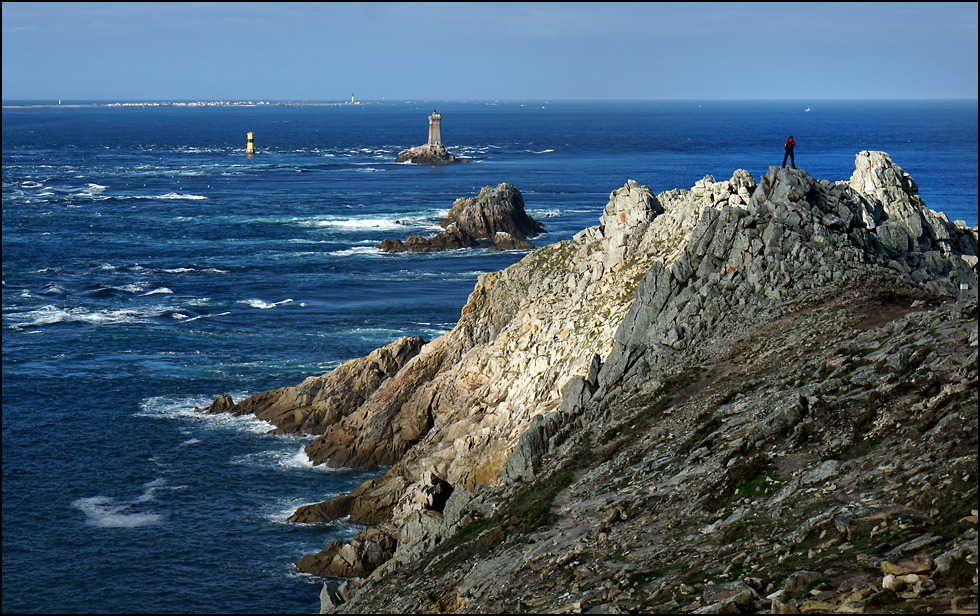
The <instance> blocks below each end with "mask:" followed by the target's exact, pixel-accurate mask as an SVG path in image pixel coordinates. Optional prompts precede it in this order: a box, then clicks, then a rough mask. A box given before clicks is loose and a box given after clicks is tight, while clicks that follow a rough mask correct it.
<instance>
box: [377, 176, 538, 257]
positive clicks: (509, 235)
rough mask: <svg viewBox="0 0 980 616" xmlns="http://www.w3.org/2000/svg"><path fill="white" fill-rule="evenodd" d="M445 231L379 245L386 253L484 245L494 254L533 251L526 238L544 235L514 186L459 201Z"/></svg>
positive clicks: (452, 209)
mask: <svg viewBox="0 0 980 616" xmlns="http://www.w3.org/2000/svg"><path fill="white" fill-rule="evenodd" d="M439 224H440V226H442V227H443V229H445V231H441V232H439V233H437V234H436V235H434V236H432V237H430V238H424V237H421V236H413V237H410V238H408V239H407V240H405V242H402V241H401V240H397V239H388V240H384V241H383V242H381V244H379V245H378V249H379V250H381V251H383V252H390V253H395V252H406V251H411V252H437V251H442V250H453V249H457V248H471V247H474V246H481V245H485V246H488V247H489V248H490V249H491V250H530V249H533V248H534V246H533V245H532V244H531V243H530V242H527V241H525V238H528V237H535V236H536V235H538V234H540V233H541V232H543V231H544V227H543V226H541V224H540V223H539V222H538V221H536V220H534V219H533V218H531V217H530V216H528V215H527V213H526V212H525V211H524V197H523V196H522V195H521V192H520V191H519V190H517V189H516V188H515V187H514V186H513V185H512V184H507V183H503V184H499V185H497V186H496V187H490V186H486V187H484V188H483V189H482V190H481V191H480V193H479V194H478V195H477V196H476V197H470V198H460V199H457V200H456V201H455V202H454V203H453V206H452V208H451V209H450V210H449V214H448V215H447V216H446V218H445V219H444V220H443V221H442V222H440V223H439Z"/></svg>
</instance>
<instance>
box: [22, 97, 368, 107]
mask: <svg viewBox="0 0 980 616" xmlns="http://www.w3.org/2000/svg"><path fill="white" fill-rule="evenodd" d="M379 104H381V103H378V102H360V101H355V100H353V97H351V100H349V101H343V102H309V101H302V102H297V101H127V102H112V101H91V102H89V101H72V102H68V103H62V101H60V100H59V101H4V103H3V108H4V109H30V108H44V107H68V108H73V107H350V106H367V105H379Z"/></svg>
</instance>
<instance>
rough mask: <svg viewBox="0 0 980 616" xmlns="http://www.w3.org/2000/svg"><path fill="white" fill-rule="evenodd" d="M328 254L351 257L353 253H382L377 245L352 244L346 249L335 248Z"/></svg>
mask: <svg viewBox="0 0 980 616" xmlns="http://www.w3.org/2000/svg"><path fill="white" fill-rule="evenodd" d="M327 254H329V255H332V256H334V257H350V256H352V255H380V254H381V251H380V250H378V249H377V247H375V246H352V247H350V248H347V249H346V250H334V251H332V252H328V253H327Z"/></svg>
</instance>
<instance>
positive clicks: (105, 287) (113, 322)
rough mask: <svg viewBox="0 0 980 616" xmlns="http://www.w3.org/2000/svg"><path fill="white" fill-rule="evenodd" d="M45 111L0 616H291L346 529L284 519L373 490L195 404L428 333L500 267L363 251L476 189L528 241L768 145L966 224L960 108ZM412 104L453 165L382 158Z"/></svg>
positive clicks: (756, 165) (971, 216)
mask: <svg viewBox="0 0 980 616" xmlns="http://www.w3.org/2000/svg"><path fill="white" fill-rule="evenodd" d="M64 102H65V103H66V104H65V105H61V106H57V105H48V106H24V107H10V106H5V108H4V109H3V390H2V393H3V398H2V404H3V411H2V417H3V611H4V612H34V613H37V612H69V613H74V612H99V613H114V612H119V613H142V612H155V613H187V612H190V613H296V612H301V613H314V612H316V611H317V610H318V608H319V599H318V594H319V590H320V586H321V580H318V579H316V578H313V577H311V576H307V575H304V574H300V573H298V572H297V571H296V570H295V567H294V563H295V562H296V561H298V560H299V558H300V557H302V556H303V554H306V553H310V552H316V551H318V550H320V549H321V548H322V547H324V546H325V545H326V544H327V543H328V542H329V541H331V540H333V539H337V538H345V537H350V536H351V535H353V533H354V532H356V530H357V529H358V527H357V526H356V525H353V524H350V523H348V522H345V521H340V522H335V523H332V524H324V525H304V524H292V523H289V522H288V521H287V517H288V516H289V514H290V513H291V512H292V511H293V510H294V509H295V508H296V507H297V506H299V505H301V504H304V503H310V502H316V501H320V500H324V499H327V498H329V497H331V496H334V495H337V494H340V493H343V492H346V491H348V490H350V489H352V488H354V487H356V486H357V485H359V484H360V483H361V482H363V481H364V480H366V479H368V478H371V477H375V476H377V475H379V474H381V473H383V472H384V470H385V469H381V468H375V469H331V468H324V467H322V466H319V467H317V466H313V465H311V464H310V462H309V460H308V459H307V458H306V456H305V455H304V453H303V446H304V445H305V444H306V443H307V442H308V440H309V438H308V437H300V436H272V435H269V434H267V433H266V432H267V431H268V430H269V429H270V427H271V426H269V425H268V424H265V423H263V422H260V421H258V420H255V419H252V418H230V417H222V416H205V415H201V414H199V413H195V412H194V410H193V409H194V407H196V406H206V405H207V404H209V403H210V402H211V400H213V399H214V398H215V397H216V396H217V395H219V394H224V393H230V394H231V395H232V396H233V398H234V399H235V401H236V402H237V401H239V400H241V399H242V398H243V397H245V396H248V395H252V394H256V393H260V392H263V391H267V390H270V389H274V388H277V387H281V386H285V385H293V384H297V383H299V382H300V381H302V380H303V379H304V378H306V377H307V376H311V375H316V374H321V373H323V372H326V371H328V370H330V369H332V368H334V367H336V366H338V365H340V364H341V363H342V362H344V361H346V360H348V359H352V358H355V357H361V356H364V355H366V354H367V353H369V352H370V351H371V350H373V349H375V348H377V347H379V346H382V345H384V344H387V343H388V342H391V341H392V340H394V339H396V338H398V337H400V336H405V335H418V336H423V337H425V338H427V339H430V338H434V337H437V336H439V335H440V334H442V333H444V332H446V331H448V330H449V329H451V328H452V327H453V325H454V324H455V322H456V320H457V319H458V317H459V314H460V309H461V308H462V306H463V304H464V303H465V301H466V298H467V296H468V294H469V293H470V291H471V290H472V289H473V285H474V283H475V281H476V277H477V276H478V275H479V274H481V273H484V272H488V271H497V270H500V269H503V268H505V267H507V266H509V265H511V264H512V263H515V262H516V261H518V260H519V259H521V257H522V256H523V253H521V252H503V253H492V252H487V251H486V250H482V249H473V250H461V251H453V252H449V253H443V254H422V255H418V254H398V255H387V254H381V253H379V252H378V251H377V249H376V246H377V244H378V243H379V242H380V241H381V240H383V239H386V238H399V239H405V238H407V237H408V236H410V235H431V234H434V233H435V232H436V231H437V230H438V222H439V221H440V220H441V218H442V217H443V216H445V214H446V213H447V212H448V210H449V208H450V206H451V205H452V203H453V201H454V200H455V199H457V198H460V197H470V196H474V195H475V194H476V193H477V192H479V190H480V188H482V187H483V186H495V185H497V184H499V183H501V182H509V183H511V184H514V185H515V186H516V187H517V188H518V189H519V190H520V191H521V192H522V193H523V195H524V199H525V202H526V205H527V210H528V213H529V214H530V215H531V216H533V217H534V218H536V219H538V220H539V221H541V222H542V223H543V224H544V226H545V228H546V229H547V232H546V233H545V234H544V235H542V236H540V237H538V238H536V239H535V240H534V243H535V245H537V246H543V245H546V244H550V243H553V242H557V241H561V240H564V239H568V238H570V237H571V236H572V235H574V234H575V233H577V232H578V231H580V230H581V229H583V228H585V227H588V226H593V225H596V224H598V221H599V216H600V215H601V213H602V209H603V207H604V206H605V204H606V202H607V199H608V195H609V193H610V192H611V191H612V190H614V189H616V188H619V187H621V186H623V185H624V184H625V183H626V181H627V180H630V179H633V180H636V181H637V182H639V183H641V184H646V185H648V186H650V188H651V189H652V190H653V191H654V192H655V193H659V192H662V191H664V190H668V189H671V188H690V187H691V186H693V185H694V183H695V182H696V181H697V180H699V179H701V178H702V177H704V176H705V175H706V174H711V175H713V176H714V177H715V178H716V179H718V180H721V179H728V178H730V177H731V175H732V173H733V172H734V171H735V170H736V169H739V168H743V169H746V170H748V171H750V172H751V173H752V174H753V175H754V176H755V177H756V178H757V179H758V178H759V177H760V176H762V175H763V174H765V172H766V170H767V169H768V167H769V166H770V165H778V164H780V163H781V161H782V156H783V142H784V141H785V140H786V138H787V137H788V136H789V135H791V134H792V135H793V136H794V137H795V140H796V142H797V147H796V164H797V166H798V167H799V168H801V169H804V170H806V171H807V172H808V173H810V175H811V176H813V177H815V178H825V179H829V180H832V181H835V180H847V179H848V178H849V177H850V175H851V173H852V172H853V166H854V156H855V154H856V153H858V152H859V151H861V150H883V151H885V152H888V153H889V154H890V155H891V156H892V159H893V160H894V161H895V162H896V163H897V164H898V165H899V166H901V167H902V168H904V169H905V170H906V171H907V172H908V173H910V174H911V175H912V177H913V178H914V179H915V180H916V182H917V183H918V185H919V189H920V195H921V196H922V198H923V200H924V201H925V202H926V204H927V205H928V206H929V207H930V208H931V209H934V210H938V211H942V212H944V213H945V214H946V215H947V216H948V217H949V219H950V220H956V219H959V220H964V221H966V223H967V224H969V225H971V226H975V225H977V103H976V101H966V102H959V101H950V102H926V101H918V102H916V101H895V102H881V101H875V102H871V101H868V102H809V103H807V102H708V101H705V102H700V103H699V102H531V101H528V102H486V103H483V102H481V103H476V102H435V103H433V102H418V103H414V102H397V103H395V102H389V103H379V104H370V105H367V104H365V105H339V106H312V105H293V106H279V105H268V106H252V107H244V106H123V107H117V106H70V105H68V104H67V103H68V101H64ZM9 103H10V102H5V103H4V104H5V105H9ZM808 107H810V108H811V109H810V110H809V111H807V110H806V109H807V108H808ZM434 108H437V109H438V110H439V112H440V113H441V114H442V135H443V141H444V142H445V143H446V145H447V146H448V148H449V150H450V152H451V153H453V154H455V155H457V156H463V157H468V158H471V159H472V162H470V163H468V164H459V165H451V166H441V167H425V166H414V165H411V164H395V163H394V159H395V155H396V154H397V153H398V152H399V151H400V150H402V149H406V148H408V147H411V146H415V145H420V144H422V143H424V142H425V141H426V137H427V126H428V120H427V117H428V115H429V114H430V113H431V112H432V110H433V109H434ZM248 132H252V133H254V135H255V143H256V150H257V153H256V155H255V156H254V157H252V158H249V157H247V156H246V155H245V151H244V148H245V138H246V133H248Z"/></svg>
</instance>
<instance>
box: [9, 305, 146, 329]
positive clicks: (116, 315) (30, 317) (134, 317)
mask: <svg viewBox="0 0 980 616" xmlns="http://www.w3.org/2000/svg"><path fill="white" fill-rule="evenodd" d="M164 311H165V310H164V309H161V310H156V311H140V310H94V311H90V310H86V309H84V308H71V309H68V310H65V309H63V308H58V307H57V306H52V305H46V306H42V307H40V308H37V309H35V310H29V311H26V312H14V313H9V314H7V315H5V317H6V319H8V320H10V321H13V322H14V323H13V324H12V325H10V329H13V330H15V331H19V330H21V329H23V328H25V327H37V326H43V325H53V324H56V323H88V324H91V325H116V324H120V323H148V322H150V319H151V318H153V317H158V316H160V315H161V314H163V312H164Z"/></svg>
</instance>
